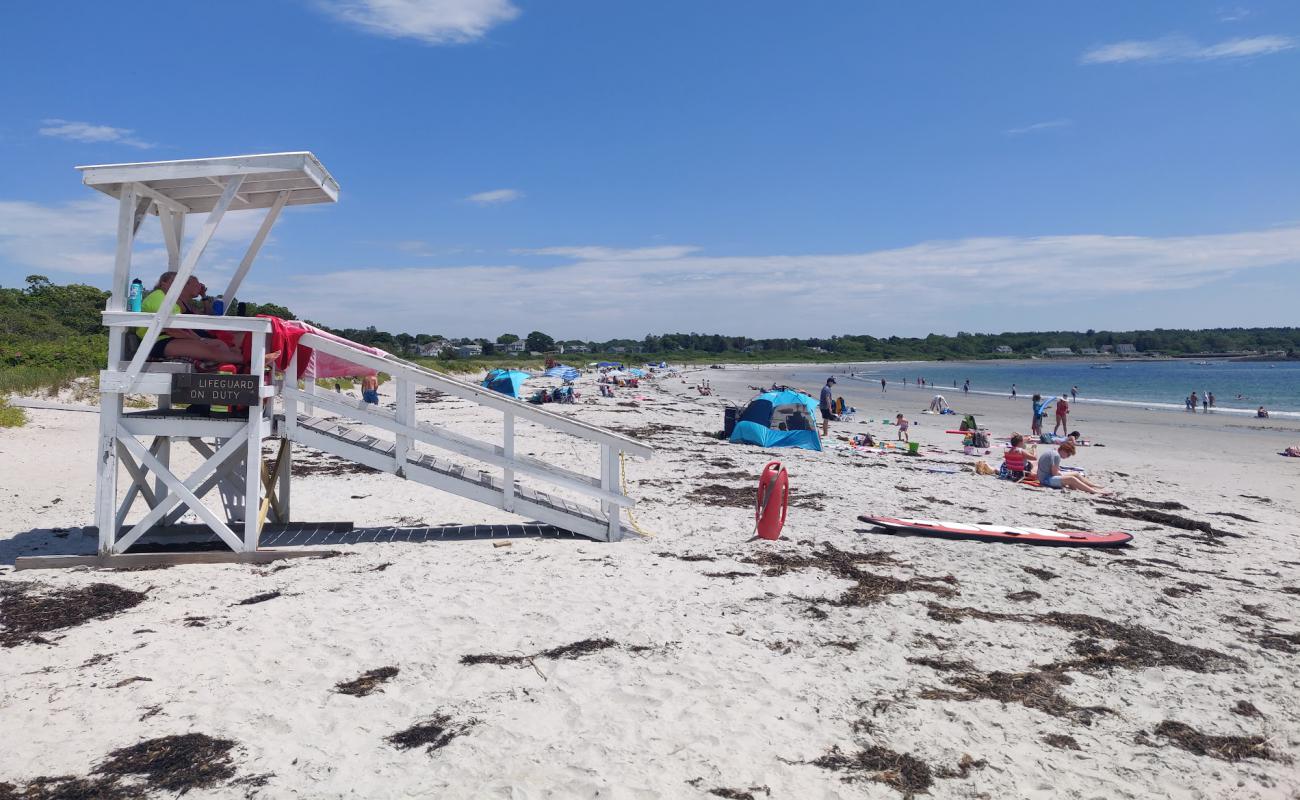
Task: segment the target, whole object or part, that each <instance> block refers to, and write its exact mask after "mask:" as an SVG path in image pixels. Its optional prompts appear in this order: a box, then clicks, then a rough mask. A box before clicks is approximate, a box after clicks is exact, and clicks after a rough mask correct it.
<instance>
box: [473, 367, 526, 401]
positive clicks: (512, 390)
mask: <svg viewBox="0 0 1300 800" xmlns="http://www.w3.org/2000/svg"><path fill="white" fill-rule="evenodd" d="M531 377H533V376H532V375H529V374H528V373H527V372H524V371H522V370H517V369H494V370H492V371H491V372H489V373H488V374H487V377H486V378H484V379H483V385H484V386H486V387H487V388H489V389H491V390H492V391H494V392H500V393H501V394H508V395H510V396H511V397H518V396H519V387H520V386H522V385H523V383H524V381H526V380H528V379H529V378H531Z"/></svg>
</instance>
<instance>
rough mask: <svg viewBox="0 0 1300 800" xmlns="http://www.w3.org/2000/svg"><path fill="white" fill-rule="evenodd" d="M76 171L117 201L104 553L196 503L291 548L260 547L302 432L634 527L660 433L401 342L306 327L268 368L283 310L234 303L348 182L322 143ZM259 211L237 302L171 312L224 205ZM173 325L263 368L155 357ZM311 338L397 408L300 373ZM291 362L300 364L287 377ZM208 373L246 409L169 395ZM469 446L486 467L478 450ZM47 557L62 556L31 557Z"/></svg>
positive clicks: (252, 552) (103, 423)
mask: <svg viewBox="0 0 1300 800" xmlns="http://www.w3.org/2000/svg"><path fill="white" fill-rule="evenodd" d="M78 169H79V170H81V172H82V179H83V181H84V183H85V184H86V185H88V186H91V187H93V188H95V189H98V190H99V191H101V192H104V193H105V194H108V195H110V196H112V197H115V198H117V200H118V203H119V211H118V225H117V255H116V261H115V266H114V271H113V285H112V295H111V297H110V299H109V301H108V307H107V309H106V310H105V311H104V315H103V319H104V324H105V325H106V326H107V327H108V329H109V345H108V366H107V369H105V370H104V371H103V372H102V373H101V374H100V384H99V388H100V425H99V444H98V447H97V451H96V457H97V465H98V479H97V487H96V497H95V524H96V526H97V527H98V535H99V556H98V557H97V558H98V559H100V560H101V561H103V560H124V559H121V554H124V553H126V551H127V549H128V548H130V547H131V545H132V544H134V543H136V542H137V541H139V539H140V537H141V536H143V535H145V534H146V533H150V532H158V531H160V530H165V529H167V528H168V527H169V526H173V525H175V524H177V523H178V522H179V521H181V519H182V518H183V517H184V516H185V515H186V514H187V513H193V514H194V515H196V516H197V517H198V518H199V520H201V521H202V523H204V524H205V525H206V526H207V527H208V528H210V529H211V530H212V532H213V533H215V534H216V535H217V536H218V537H220V538H221V540H222V541H224V542H225V543H226V545H227V546H228V547H229V548H230V554H229V559H230V560H262V559H263V558H266V557H271V556H274V555H279V554H288V553H283V552H282V551H270V550H267V549H262V548H259V536H260V533H261V530H262V527H263V526H264V525H265V524H266V522H267V521H268V520H272V521H275V522H277V523H286V522H289V520H290V476H291V463H292V443H293V442H298V443H301V444H303V445H307V446H309V447H313V448H316V449H319V450H323V451H326V452H329V453H332V454H334V455H336V456H339V457H342V458H346V459H350V460H352V461H355V462H357V463H360V464H364V465H366V466H368V467H372V468H374V469H378V470H383V471H386V472H390V473H394V474H396V475H398V476H399V477H403V478H406V479H409V480H415V481H418V482H420V483H424V484H427V485H429V486H432V487H435V488H437V489H441V490H443V491H447V492H452V493H455V494H459V495H462V496H465V497H468V498H471V499H474V500H477V501H480V502H483V503H487V504H489V505H493V506H496V507H498V508H502V509H504V510H506V511H510V512H513V513H516V514H520V515H522V516H524V517H527V518H530V519H533V520H537V521H540V522H543V523H546V524H550V525H554V526H556V527H558V528H562V529H564V530H568V531H572V532H574V533H578V534H581V535H584V536H589V537H592V538H597V539H602V540H608V541H615V540H618V539H620V538H621V537H622V527H621V524H620V512H621V509H623V508H627V507H630V506H631V505H632V501H631V500H630V499H629V498H628V497H627V496H626V495H624V494H623V492H622V490H621V488H620V480H619V469H620V462H621V460H622V458H623V456H624V454H628V455H633V456H637V457H642V458H649V457H650V456H652V455H653V451H652V450H651V449H650V448H649V447H647V446H645V445H643V444H641V443H640V442H638V441H636V440H634V439H630V438H628V437H626V436H620V435H618V434H615V433H612V432H610V431H606V430H603V429H601V428H598V427H595V426H592V425H587V424H585V423H582V422H578V421H576V420H573V419H570V418H568V417H565V416H561V415H558V414H553V413H551V412H548V411H544V410H542V409H540V408H537V407H535V406H532V405H529V404H527V403H524V402H520V401H518V400H515V399H513V398H509V397H506V396H504V395H501V394H498V393H496V392H493V391H490V390H487V389H485V388H483V387H481V386H478V385H475V384H471V383H467V382H464V381H460V380H457V379H455V378H451V377H449V376H447V375H443V374H441V373H437V372H434V371H432V370H427V369H424V368H422V367H420V366H418V365H416V364H412V363H409V362H406V361H404V360H402V359H399V358H396V357H394V356H391V355H387V354H383V355H376V354H374V353H373V352H371V351H370V350H369V349H368V348H361V347H360V346H359V345H353V344H351V343H348V342H346V341H341V340H338V339H334V338H325V337H322V336H319V335H315V334H310V333H309V334H306V335H304V336H303V337H302V338H301V339H300V347H299V349H297V350H295V352H294V356H293V361H292V363H291V364H290V366H289V368H288V369H287V370H286V371H285V373H283V374H279V373H277V374H276V376H275V380H273V381H271V382H269V383H268V382H266V381H265V378H264V376H263V375H262V374H261V372H260V370H258V369H257V367H256V365H260V364H262V363H263V362H264V360H265V353H266V339H267V335H268V334H269V333H270V331H271V322H270V321H269V320H267V319H263V318H247V317H239V316H232V315H230V313H229V312H230V309H231V308H233V307H234V306H235V296H236V294H237V292H238V291H239V288H240V286H241V284H242V283H243V280H244V278H245V276H247V274H248V271H249V268H250V267H251V266H252V263H253V260H254V259H255V257H256V256H257V252H258V250H259V249H260V247H261V246H262V243H263V242H265V241H266V237H267V234H268V233H269V232H270V230H271V227H272V226H273V225H274V224H275V221H276V220H277V219H278V218H279V215H280V212H281V211H282V210H283V209H284V208H285V207H286V206H296V205H308V204H314V203H333V202H335V201H337V200H338V196H339V186H338V183H337V182H335V180H334V178H333V177H332V176H331V175H330V174H329V172H328V171H327V170H326V169H325V168H324V167H323V166H322V165H321V163H320V161H318V160H317V159H316V157H315V156H314V155H312V154H311V153H307V152H301V153H272V154H264V155H248V156H232V157H226V158H204V159H192V160H184V161H161V162H150V163H137V164H107V165H100V166H89V167H78ZM250 209H267V211H266V216H265V218H264V219H263V221H262V224H261V227H260V228H259V229H258V231H257V233H256V234H255V235H254V236H253V239H252V242H251V244H250V245H249V247H248V250H247V252H246V253H245V255H244V257H243V259H242V260H241V261H240V263H239V267H238V269H237V270H236V271H235V273H234V275H233V276H232V277H231V279H230V283H229V285H228V286H226V288H225V291H224V292H223V294H224V296H225V298H226V299H227V301H228V304H229V305H228V308H227V310H226V315H224V316H210V315H198V314H185V315H179V316H178V315H173V314H171V313H170V312H171V308H172V306H173V304H174V303H175V302H176V301H177V298H178V295H179V294H180V291H181V289H182V288H183V287H184V285H185V282H186V279H187V278H188V277H189V276H190V275H192V274H193V273H194V271H195V268H196V267H197V266H198V264H199V261H200V259H201V258H202V256H203V252H204V250H205V248H206V247H207V245H208V243H209V242H210V241H211V240H212V235H213V233H214V231H215V230H216V229H217V226H218V225H219V224H220V223H221V220H222V218H223V217H224V216H225V215H226V214H228V213H233V212H239V211H245V210H250ZM204 212H206V214H207V216H206V218H205V219H204V220H203V223H202V227H201V229H200V230H199V232H198V234H197V236H196V237H195V238H194V239H193V241H192V242H191V243H190V244H189V247H188V249H185V250H184V252H182V250H183V248H182V243H183V241H184V235H183V234H184V231H185V219H186V217H187V216H188V215H190V214H198V213H204ZM151 214H152V215H156V216H157V217H158V220H159V222H160V223H161V225H162V230H163V240H164V242H165V243H166V248H167V260H168V264H169V269H171V270H174V271H176V273H177V275H176V278H175V280H174V281H173V282H172V284H171V287H170V289H169V290H168V292H167V296H166V299H165V300H164V301H163V303H162V306H161V308H160V310H159V311H158V312H157V313H132V312H130V311H128V310H127V293H128V290H129V285H130V281H131V255H132V248H133V244H134V240H135V236H136V233H137V231H138V230H139V228H140V225H141V224H142V222H143V221H144V220H145V219H146V218H147V217H148V216H149V215H151ZM136 328H145V329H146V333H145V335H144V336H142V337H140V341H139V342H138V343H136V342H134V336H133V334H132V333H131V331H133V330H134V329H136ZM167 328H190V329H203V330H212V331H237V332H243V333H245V334H247V335H248V336H249V338H250V341H251V358H250V364H252V365H255V366H254V367H253V368H252V369H251V370H250V374H247V375H236V376H220V377H204V378H202V379H201V380H200V379H196V378H194V377H192V376H191V373H193V367H192V365H191V364H188V363H176V362H172V361H165V362H151V361H150V360H149V354H150V351H151V350H152V348H153V345H154V343H155V342H156V341H157V339H158V335H159V333H160V332H161V331H163V330H164V329H167ZM128 341H130V343H131V344H136V347H135V350H134V352H128V351H127V350H128ZM304 348H305V349H307V350H308V351H309V352H311V353H312V354H313V355H314V353H316V352H321V353H328V354H329V355H331V356H335V357H337V358H341V359H343V360H345V361H349V362H352V363H353V364H357V365H359V366H361V367H364V368H368V369H374V370H377V371H382V372H385V373H387V374H388V375H391V376H392V377H393V379H394V381H395V383H396V390H397V403H396V411H395V412H394V413H387V412H385V411H382V410H379V409H378V408H375V409H374V410H370V409H360V408H357V406H356V405H355V404H354V403H352V402H348V401H347V400H345V399H343V398H341V397H335V396H331V395H330V394H329V393H322V394H317V393H316V391H315V388H316V385H315V381H314V379H313V378H314V377H315V375H314V373H313V372H311V371H310V370H311V368H310V367H308V373H307V374H306V376H305V378H306V380H305V383H304V385H303V386H302V387H300V385H299V381H298V379H297V376H298V369H297V368H298V363H299V358H300V354H301V353H302V352H303V351H304V350H303V349H304ZM313 363H314V358H313ZM285 375H288V376H289V377H288V379H287V380H286V379H285ZM196 381H198V382H201V383H206V384H208V388H209V389H211V388H212V387H213V386H215V387H216V388H218V389H224V390H229V391H234V392H238V393H242V396H244V397H245V398H247V397H248V396H249V395H250V394H251V395H252V397H251V401H250V402H247V405H248V406H249V408H250V410H249V412H248V414H247V417H246V418H242V417H239V418H216V417H207V416H197V415H194V414H188V413H186V412H185V411H184V410H181V409H175V408H173V407H172V400H173V396H174V395H175V393H176V391H177V389H178V386H179V385H180V384H186V385H191V384H194V383H195V382H196ZM421 387H427V388H433V389H437V390H438V391H440V392H443V393H446V394H450V395H453V396H457V397H460V398H464V399H467V400H470V401H472V402H475V403H478V404H480V405H483V406H486V407H488V408H491V409H495V410H496V411H499V412H501V414H502V425H503V436H502V444H501V445H496V444H494V443H490V442H484V441H479V440H475V439H472V438H469V437H466V436H463V435H460V434H456V433H453V432H451V431H448V430H446V429H444V428H441V427H436V426H433V425H429V424H424V423H417V422H416V420H415V409H416V390H417V389H418V388H421ZM128 393H133V394H146V395H154V396H156V397H157V400H158V402H157V408H154V409H146V410H141V411H126V410H124V407H123V398H124V397H125V396H126V395H127V394H128ZM236 402H238V401H236ZM300 406H301V408H300ZM300 411H301V412H303V413H300ZM326 413H329V414H331V415H332V416H326V415H325V414H326ZM517 418H525V419H528V420H530V421H532V422H534V423H538V424H541V425H544V426H546V427H549V428H552V429H555V430H558V431H561V432H564V433H566V434H570V435H572V436H576V437H578V438H581V439H585V440H588V441H590V442H592V443H593V444H594V445H598V446H599V457H600V466H599V471H598V472H597V474H596V475H595V476H591V475H586V474H582V473H579V472H575V471H572V470H569V469H564V468H560V467H557V466H554V465H551V464H547V463H545V462H542V461H540V460H538V459H534V458H529V457H527V456H524V455H520V454H517V453H516V452H515V420H516V419H517ZM349 422H352V423H363V424H366V425H371V426H374V427H377V428H380V429H382V430H385V431H388V432H391V433H392V434H393V438H392V439H391V440H385V439H382V438H379V437H375V436H370V435H366V434H364V433H361V432H359V431H356V430H354V429H353V428H352V427H350V426H349V425H348V423H349ZM150 438H151V439H152V442H151V443H149V444H147V445H146V444H145V443H144V442H143V441H141V440H142V439H150ZM268 439H279V440H280V448H279V455H278V457H277V458H275V459H274V460H273V461H272V463H271V464H269V465H268V464H267V463H266V462H264V461H263V442H264V441H266V440H268ZM173 444H188V445H189V446H191V447H193V448H194V449H195V450H196V451H198V452H199V453H200V454H201V455H202V457H203V458H204V461H203V463H202V465H201V466H200V467H199V468H198V469H197V470H196V471H195V472H193V473H192V474H191V475H189V476H188V477H184V478H182V477H181V476H179V475H177V474H175V473H174V472H173V471H172V467H171V465H172V459H171V453H172V450H171V448H172V445H173ZM420 445H428V446H431V447H433V448H436V449H439V450H441V451H442V452H443V453H444V454H450V455H451V456H452V460H447V459H446V458H444V457H434V456H433V455H432V454H429V453H426V452H423V451H421V450H420V448H419V446H420ZM594 455H595V453H594V452H593V456H594ZM458 457H463V459H462V458H458ZM465 460H469V461H472V462H476V464H478V465H483V466H485V467H487V468H486V469H484V468H483V467H482V466H475V465H471V464H467V463H465ZM123 470H124V471H125V473H126V476H127V477H129V485H127V486H126V491H125V493H122V492H120V491H119V475H120V473H121V472H122V471H123ZM151 476H152V478H153V481H152V483H151V481H150V478H151ZM521 477H527V478H528V479H530V480H532V481H540V482H541V483H543V484H549V485H550V486H552V487H562V488H563V489H564V490H567V491H568V492H569V493H577V494H579V495H585V496H587V497H590V498H593V499H594V500H596V501H598V504H597V506H596V507H588V506H583V505H580V504H578V503H574V502H572V501H570V500H567V499H562V498H560V497H557V496H554V495H552V494H549V493H547V492H544V491H539V490H537V489H535V488H532V486H530V485H526V484H524V483H523V482H521V480H520V478H521ZM213 489H217V490H218V493H219V494H220V495H221V500H222V502H221V503H220V505H219V507H215V508H214V507H212V506H209V505H207V504H205V503H204V498H205V497H206V496H208V495H209V494H210V493H211V492H212V490H213ZM138 501H143V502H144V503H145V504H146V505H147V506H148V511H147V512H146V513H145V515H144V516H143V518H141V519H139V520H137V521H135V522H134V523H133V524H131V525H129V526H128V525H126V520H127V517H128V515H129V514H130V513H131V509H132V507H133V506H134V505H135V504H136V503H137V502H138ZM38 560H39V561H41V562H48V561H49V560H50V559H48V558H45V559H30V561H38ZM65 563H66V562H65ZM41 565H45V564H41ZM20 566H21V565H20ZM29 566H38V565H37V564H29Z"/></svg>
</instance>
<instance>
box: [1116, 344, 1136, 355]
mask: <svg viewBox="0 0 1300 800" xmlns="http://www.w3.org/2000/svg"><path fill="white" fill-rule="evenodd" d="M1115 352H1116V353H1118V354H1119V355H1121V356H1135V355H1137V348H1136V347H1134V346H1133V345H1131V344H1117V345H1115Z"/></svg>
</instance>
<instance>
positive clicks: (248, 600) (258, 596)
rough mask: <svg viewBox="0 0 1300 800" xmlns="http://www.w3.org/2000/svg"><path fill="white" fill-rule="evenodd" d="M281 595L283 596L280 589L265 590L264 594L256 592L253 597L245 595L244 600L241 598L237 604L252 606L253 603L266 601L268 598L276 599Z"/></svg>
mask: <svg viewBox="0 0 1300 800" xmlns="http://www.w3.org/2000/svg"><path fill="white" fill-rule="evenodd" d="M280 596H281V595H280V592H278V591H276V592H263V593H262V594H255V595H253V596H252V597H245V598H244V599H243V600H240V601H239V602H238V603H235V605H237V606H251V605H256V604H257V603H265V602H266V601H267V600H274V599H275V598H277V597H280Z"/></svg>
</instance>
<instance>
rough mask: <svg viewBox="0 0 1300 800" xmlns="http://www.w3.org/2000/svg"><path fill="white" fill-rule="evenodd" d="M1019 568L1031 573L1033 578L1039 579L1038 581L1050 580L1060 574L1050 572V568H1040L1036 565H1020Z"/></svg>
mask: <svg viewBox="0 0 1300 800" xmlns="http://www.w3.org/2000/svg"><path fill="white" fill-rule="evenodd" d="M1021 569H1022V570H1024V571H1025V572H1027V573H1029V574H1030V575H1033V576H1034V577H1035V578H1037V579H1039V580H1040V581H1050V580H1052V579H1054V578H1059V577H1061V576H1060V575H1057V574H1056V573H1055V572H1052V571H1051V570H1050V569H1040V568H1038V567H1021Z"/></svg>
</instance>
